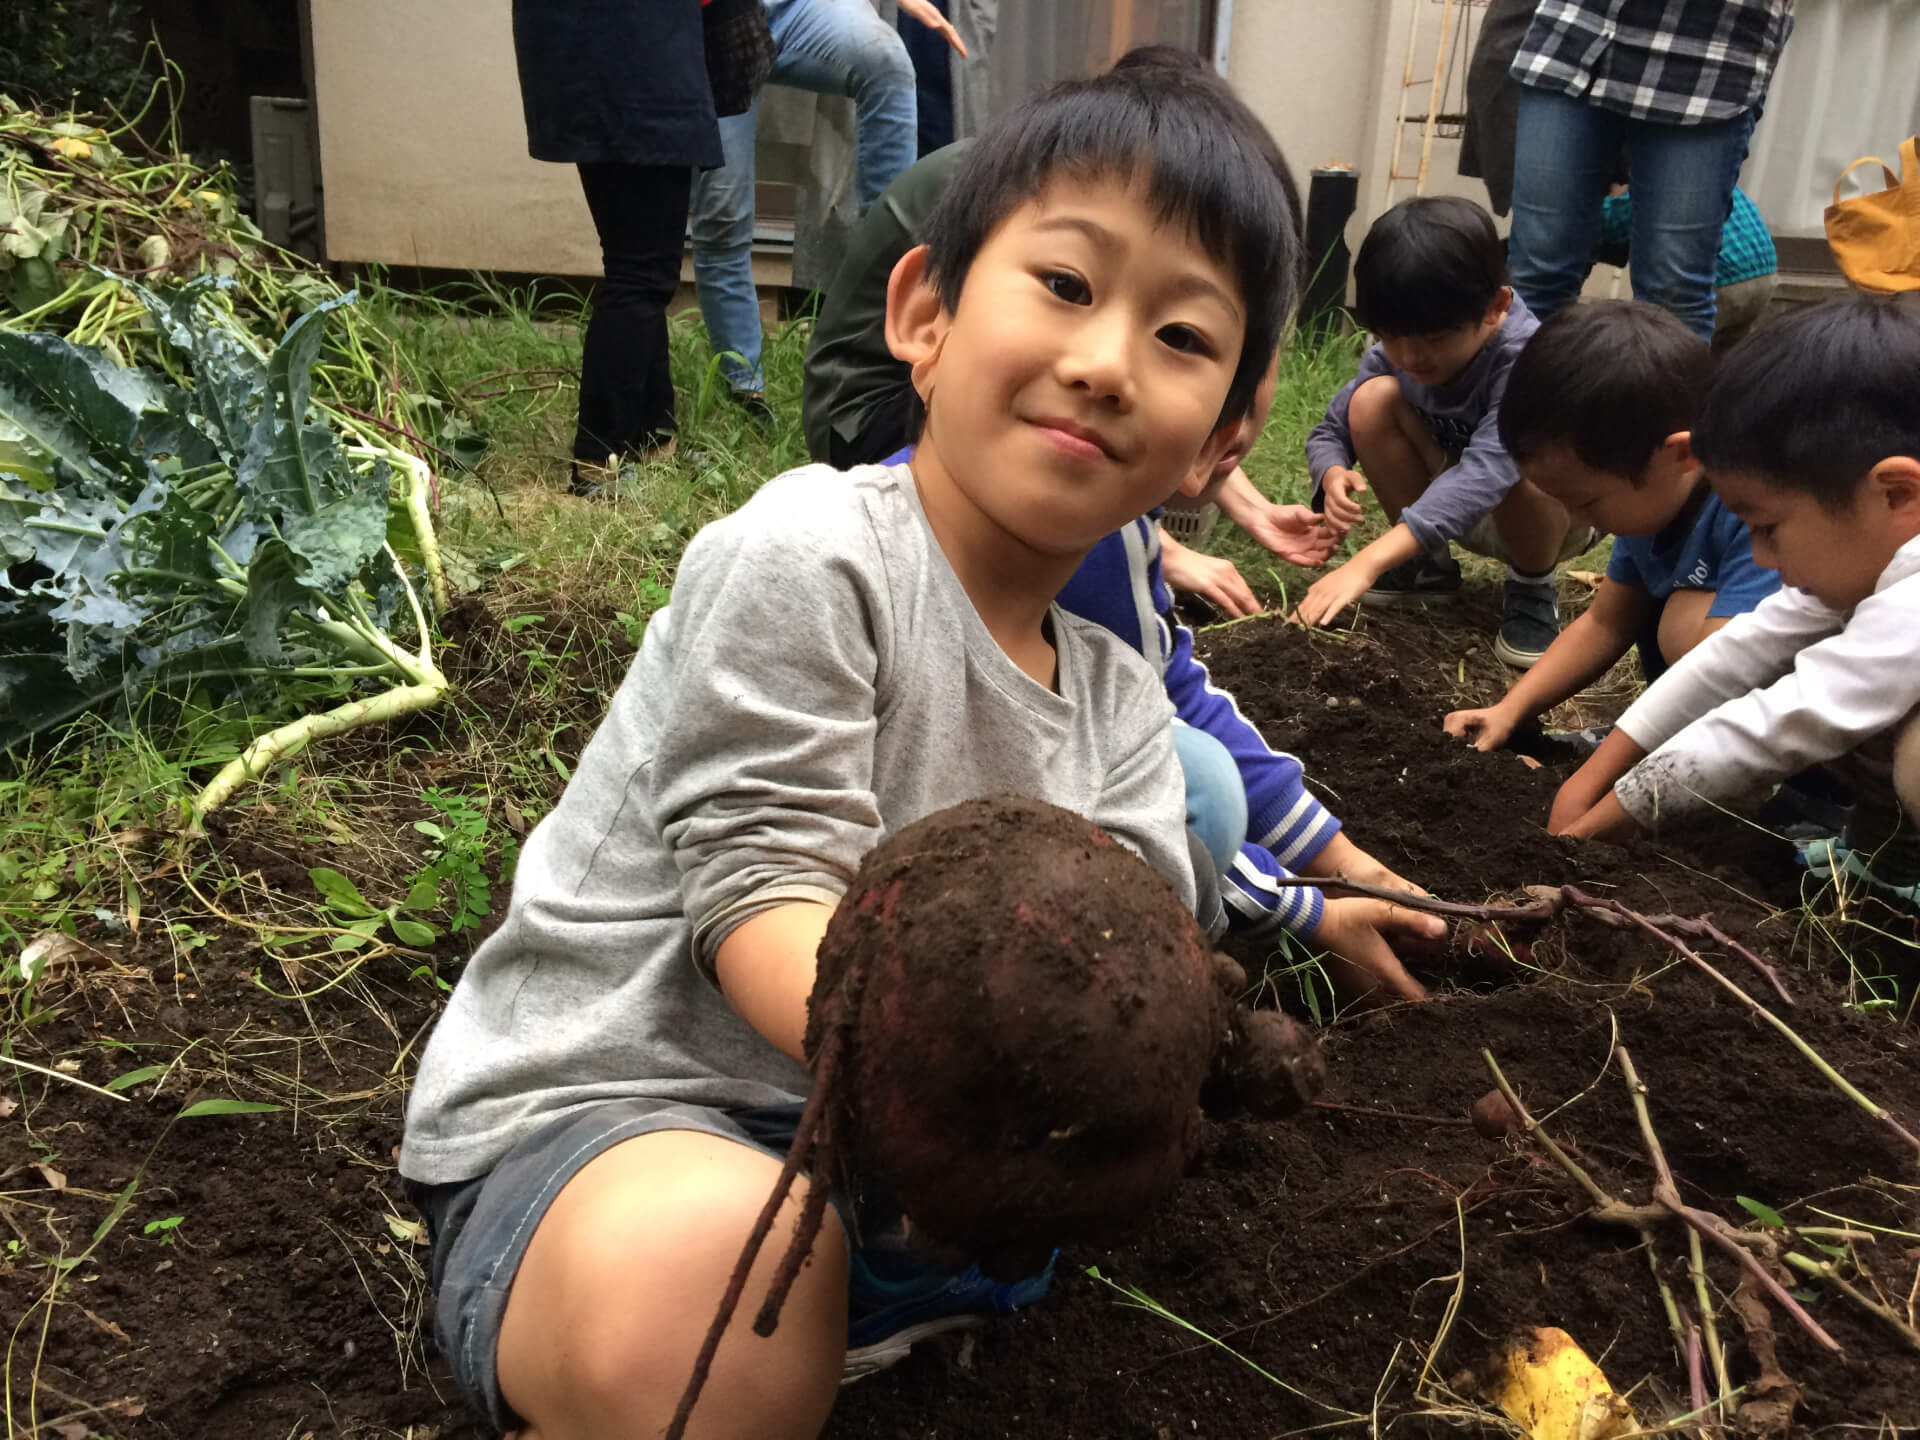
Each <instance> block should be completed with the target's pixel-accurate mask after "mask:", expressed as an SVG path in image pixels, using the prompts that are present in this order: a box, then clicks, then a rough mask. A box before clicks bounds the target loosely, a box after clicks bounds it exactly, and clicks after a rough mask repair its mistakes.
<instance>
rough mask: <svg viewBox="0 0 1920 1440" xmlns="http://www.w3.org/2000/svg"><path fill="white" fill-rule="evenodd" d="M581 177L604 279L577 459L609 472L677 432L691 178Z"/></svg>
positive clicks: (595, 172)
mask: <svg viewBox="0 0 1920 1440" xmlns="http://www.w3.org/2000/svg"><path fill="white" fill-rule="evenodd" d="M579 169H580V188H581V189H582V190H584V191H585V192H586V195H587V208H588V209H589V210H590V211H592V212H593V228H594V229H595V230H596V231H598V232H599V235H600V256H601V262H602V265H603V267H604V269H605V272H606V278H605V279H604V280H602V281H601V282H600V289H599V291H598V293H597V294H596V295H595V296H594V300H593V316H592V318H591V319H589V320H588V321H587V338H586V346H585V352H584V354H583V355H582V356H581V360H580V423H579V427H578V428H577V429H576V430H575V431H574V436H573V458H574V459H575V460H576V461H585V462H590V463H592V464H595V465H604V464H606V463H607V461H608V460H609V459H610V458H611V457H614V456H618V455H623V454H628V453H631V452H633V451H635V450H639V449H640V448H642V447H643V446H647V445H654V444H658V443H659V442H660V441H662V440H664V439H666V438H667V437H668V436H669V435H671V434H673V376H672V374H671V373H670V372H669V370H668V366H667V305H668V303H669V302H670V301H671V300H672V299H673V292H674V289H675V287H677V286H678V285H679V283H680V250H681V247H682V245H684V244H685V242H686V233H687V197H688V194H689V193H690V192H691V189H692V186H693V171H692V170H690V169H688V168H686V167H685V166H675V165H582V166H580V167H579Z"/></svg>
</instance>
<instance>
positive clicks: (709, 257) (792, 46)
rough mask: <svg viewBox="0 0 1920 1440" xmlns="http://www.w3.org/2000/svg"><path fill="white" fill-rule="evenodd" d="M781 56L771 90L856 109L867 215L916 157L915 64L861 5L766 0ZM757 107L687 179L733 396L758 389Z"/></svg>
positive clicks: (712, 317) (704, 308)
mask: <svg viewBox="0 0 1920 1440" xmlns="http://www.w3.org/2000/svg"><path fill="white" fill-rule="evenodd" d="M767 20H768V23H769V24H770V25H771V26H772V29H773V43H774V46H775V47H776V49H777V51H778V56H777V58H776V59H775V60H774V62H773V73H772V74H771V75H769V76H768V77H767V78H768V81H769V83H771V84H774V85H791V86H793V87H795V88H796V89H800V90H812V91H815V92H817V93H819V94H821V95H844V96H847V97H848V98H850V99H851V100H852V101H853V103H854V123H855V131H854V161H855V166H856V171H857V174H856V180H855V186H856V188H855V194H856V195H857V197H858V199H859V203H860V209H861V211H862V213H864V212H865V211H866V209H867V207H868V206H869V205H871V204H873V202H874V201H875V200H876V199H878V198H879V195H880V192H881V191H882V190H884V189H886V188H887V186H888V185H890V184H892V183H893V180H894V177H895V176H897V175H899V173H900V172H901V171H902V170H904V169H906V168H907V167H908V166H909V165H911V164H913V162H914V158H915V153H914V152H915V128H916V118H915V103H914V74H913V63H912V62H911V61H910V60H908V58H907V48H906V46H905V45H904V44H902V43H901V40H900V36H899V35H898V34H897V33H896V32H895V31H894V30H893V29H891V28H890V27H889V26H888V25H887V24H886V22H885V21H883V20H881V18H880V17H879V15H878V14H876V13H875V11H874V8H873V6H871V5H870V4H868V3H867V0H768V4H767ZM759 118H760V107H759V105H758V103H756V104H755V105H754V106H753V108H751V109H750V110H748V111H747V112H746V113H745V114H744V115H729V116H728V117H727V118H726V119H724V120H722V121H721V122H720V146H721V149H722V150H723V151H724V152H725V155H726V164H725V165H724V166H722V167H721V168H720V169H718V170H703V171H698V172H696V173H695V175H694V177H693V203H692V208H691V218H692V231H693V278H694V285H695V286H696V288H697V289H698V290H699V294H700V316H701V318H702V319H703V320H705V321H706V323H707V338H708V339H709V340H710V341H711V342H712V344H713V349H714V353H715V354H717V355H720V356H721V361H720V368H721V370H722V371H723V372H724V373H725V375H726V377H727V382H728V384H730V385H731V386H732V387H733V388H734V389H735V390H763V389H765V388H766V380H765V377H764V376H763V374H762V373H761V369H760V297H759V295H758V294H757V293H756V292H755V290H754V288H753V191H754V163H753V141H754V128H755V125H756V124H757V122H758V120H759Z"/></svg>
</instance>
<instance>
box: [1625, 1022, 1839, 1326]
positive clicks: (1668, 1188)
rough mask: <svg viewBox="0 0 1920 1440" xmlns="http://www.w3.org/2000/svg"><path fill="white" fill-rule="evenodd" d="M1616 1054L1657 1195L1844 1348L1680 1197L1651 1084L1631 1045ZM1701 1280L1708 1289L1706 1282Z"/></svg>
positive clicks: (1714, 1222) (1713, 1219) (1713, 1221)
mask: <svg viewBox="0 0 1920 1440" xmlns="http://www.w3.org/2000/svg"><path fill="white" fill-rule="evenodd" d="M1614 1054H1615V1055H1617V1056H1618V1057H1619V1058H1620V1072H1621V1074H1622V1075H1624V1076H1625V1077H1626V1081H1627V1093H1628V1095H1629V1096H1630V1097H1631V1098H1632V1100H1633V1114H1634V1118H1635V1119H1636V1120H1638V1121H1639V1122H1640V1138H1641V1139H1642V1140H1643V1141H1644V1142H1645V1144H1646V1147H1647V1156H1648V1158H1649V1159H1650V1160H1652V1162H1653V1171H1654V1182H1653V1198H1654V1199H1655V1200H1657V1201H1658V1202H1659V1203H1660V1204H1662V1205H1664V1206H1665V1207H1666V1208H1667V1209H1669V1210H1671V1211H1672V1212H1673V1213H1674V1214H1675V1215H1677V1216H1679V1217H1680V1219H1682V1220H1684V1221H1685V1222H1686V1223H1687V1224H1688V1225H1689V1226H1691V1227H1692V1228H1693V1229H1694V1230H1696V1231H1698V1232H1699V1233H1700V1234H1701V1235H1704V1236H1705V1237H1706V1238H1707V1239H1709V1240H1711V1241H1713V1243H1714V1244H1716V1245H1718V1246H1719V1247H1720V1248H1721V1249H1722V1250H1725V1251H1726V1252H1727V1253H1728V1254H1729V1255H1731V1256H1732V1257H1733V1258H1734V1259H1735V1260H1738V1261H1739V1262H1740V1264H1741V1265H1742V1266H1743V1267H1745V1269H1746V1270H1747V1272H1748V1273H1749V1274H1750V1275H1752V1276H1753V1278H1754V1279H1755V1280H1756V1281H1757V1282H1758V1283H1759V1284H1760V1286H1761V1287H1762V1288H1763V1289H1765V1290H1766V1292H1767V1294H1768V1295H1770V1296H1771V1297H1772V1298H1773V1301H1774V1303H1775V1304H1776V1305H1778V1306H1779V1307H1780V1308H1781V1309H1782V1310H1785V1311H1786V1312H1787V1313H1788V1314H1789V1315H1791V1316H1793V1318H1794V1319H1795V1320H1797V1321H1799V1322H1800V1328H1801V1329H1802V1330H1805V1331H1806V1332H1807V1334H1809V1335H1811V1336H1812V1337H1813V1338H1814V1339H1815V1340H1817V1341H1818V1342H1819V1343H1820V1344H1822V1345H1824V1346H1825V1347H1826V1348H1827V1349H1829V1350H1833V1351H1836V1352H1837V1351H1838V1350H1839V1349H1840V1342H1839V1341H1838V1340H1835V1339H1834V1338H1833V1337H1832V1336H1831V1335H1829V1334H1828V1333H1827V1332H1826V1331H1825V1330H1824V1329H1822V1328H1821V1326H1820V1322H1819V1321H1817V1320H1815V1319H1814V1318H1813V1317H1812V1316H1811V1315H1809V1314H1808V1313H1807V1312H1806V1309H1805V1307H1804V1306H1802V1305H1801V1304H1800V1302H1799V1301H1798V1300H1795V1299H1794V1298H1793V1296H1791V1295H1789V1294H1788V1293H1787V1289H1786V1287H1785V1286H1784V1285H1782V1284H1781V1283H1780V1282H1779V1281H1778V1280H1776V1279H1774V1278H1773V1276H1772V1275H1771V1274H1770V1273H1768V1271H1767V1268H1766V1267H1765V1266H1764V1265H1762V1264H1761V1263H1760V1262H1759V1260H1758V1259H1756V1258H1755V1257H1754V1254H1753V1252H1752V1251H1751V1250H1749V1249H1747V1247H1746V1246H1744V1245H1742V1244H1740V1243H1739V1242H1738V1241H1737V1240H1736V1239H1734V1238H1733V1237H1732V1236H1730V1235H1728V1234H1727V1233H1726V1232H1727V1226H1726V1225H1725V1223H1724V1222H1722V1221H1721V1220H1720V1218H1719V1217H1718V1216H1715V1215H1709V1214H1707V1212H1706V1211H1704V1210H1696V1209H1694V1208H1693V1207H1692V1206H1691V1205H1688V1204H1687V1203H1685V1202H1684V1201H1683V1200H1682V1199H1681V1198H1680V1187H1679V1186H1678V1185H1676V1184H1675V1183H1674V1179H1673V1171H1672V1169H1671V1168H1670V1167H1669V1166H1668V1164H1667V1155H1666V1151H1665V1150H1663V1149H1662V1148H1661V1146H1660V1137H1659V1135H1657V1134H1656V1133H1655V1132H1654V1128H1653V1117H1652V1116H1651V1115H1649V1114H1648V1113H1647V1087H1646V1085H1645V1084H1644V1083H1643V1082H1642V1081H1641V1079H1640V1074H1639V1072H1638V1071H1637V1070H1635V1069H1634V1068H1633V1057H1632V1056H1631V1055H1629V1054H1628V1053H1627V1047H1626V1046H1624V1045H1618V1046H1615V1047H1614ZM1699 1283H1700V1285H1701V1288H1702V1290H1703V1291H1704V1289H1705V1284H1704V1281H1700V1282H1699Z"/></svg>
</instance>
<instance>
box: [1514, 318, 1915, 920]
mask: <svg viewBox="0 0 1920 1440" xmlns="http://www.w3.org/2000/svg"><path fill="white" fill-rule="evenodd" d="M1916 376H1920V313H1916V312H1914V311H1912V310H1909V309H1903V308H1901V307H1899V306H1898V305H1896V304H1895V303H1894V302H1892V301H1891V300H1885V299H1880V298H1876V297H1871V296H1865V295H1855V296H1848V297H1845V298H1843V299H1838V300H1831V301H1828V302H1827V303H1825V304H1823V305H1819V306H1814V307H1811V308H1809V309H1806V310H1803V311H1801V312H1800V313H1799V314H1796V315H1793V316H1791V317H1789V318H1786V319H1783V320H1780V321H1777V322H1775V323H1774V324H1772V325H1769V326H1767V327H1766V328H1765V329H1763V330H1760V331H1758V332H1756V333H1755V334H1754V335H1753V336H1751V337H1750V338H1749V339H1747V340H1746V341H1744V342H1743V343H1742V344H1740V345H1739V346H1738V347H1736V348H1735V350H1734V351H1733V352H1732V354H1731V355H1729V356H1728V358H1727V360H1726V362H1725V364H1724V365H1723V366H1722V368H1721V370H1720V372H1719V374H1718V375H1717V376H1716V377H1715V379H1714V382H1713V384H1712V386H1711V387H1710V389H1709V391H1708V394H1707V398H1706V401H1705V404H1704V406H1703V407H1702V413H1701V416H1700V421H1699V424H1698V425H1697V426H1696V427H1695V429H1694V433H1693V444H1694V453H1695V455H1696V456H1698V457H1699V459H1700V460H1701V462H1702V463H1703V464H1704V465H1705V467H1706V469H1707V473H1708V476H1709V478H1710V480H1711V482H1712V485H1713V489H1714V492H1715V493H1716V494H1717V495H1718V496H1719V497H1720V499H1721V501H1722V502H1723V503H1724V504H1725V505H1726V506H1727V508H1728V509H1730V510H1732V511H1733V512H1734V513H1735V514H1736V515H1738V516H1739V517H1740V518H1741V519H1742V520H1743V521H1745V522H1746V525H1747V528H1748V530H1749V531H1750V532H1751V533H1752V536H1753V557H1754V559H1755V560H1756V561H1758V562H1759V563H1760V564H1762V565H1764V566H1767V567H1769V568H1771V569H1777V570H1778V571H1779V572H1780V578H1781V580H1782V581H1783V582H1784V587H1785V588H1783V589H1782V590H1781V591H1780V592H1779V593H1778V594H1776V595H1772V596H1770V597H1768V598H1767V599H1765V600H1763V601H1761V602H1760V604H1759V606H1758V607H1757V608H1755V609H1754V610H1753V611H1752V612H1751V613H1749V614H1746V615H1742V616H1740V617H1738V618H1736V619H1735V620H1733V621H1732V622H1731V623H1729V624H1728V625H1727V626H1726V627H1725V628H1724V629H1722V630H1720V631H1719V632H1717V633H1716V634H1714V635H1712V636H1711V637H1709V638H1708V639H1707V640H1706V641H1704V642H1702V643H1701V644H1700V645H1699V646H1698V647H1696V648H1695V649H1694V650H1693V651H1692V652H1690V653H1689V654H1688V655H1686V656H1685V657H1684V658H1683V659H1681V660H1680V662H1679V663H1678V664H1676V665H1675V666H1674V667H1673V668H1672V669H1671V670H1669V671H1668V672H1667V673H1666V674H1665V675H1663V676H1662V677H1661V678H1660V680H1659V681H1658V682H1656V683H1655V684H1654V685H1653V686H1651V687H1650V688H1649V689H1648V690H1647V692H1646V693H1645V694H1644V695H1642V696H1641V697H1640V699H1639V700H1638V701H1636V702H1635V703H1634V705H1633V706H1632V707H1631V708H1630V709H1629V710H1628V711H1627V713H1626V714H1625V715H1623V716H1621V718H1620V723H1619V724H1618V726H1617V727H1616V728H1615V729H1614V731H1613V733H1612V734H1611V735H1610V736H1608V738H1607V739H1606V740H1605V741H1604V742H1603V743H1602V744H1601V746H1600V748H1599V749H1598V750H1597V751H1595V753H1594V755H1593V757H1592V758H1591V759H1590V760H1588V761H1587V763H1586V764H1585V765H1583V766H1581V768H1580V769H1579V770H1578V771H1576V772H1575V773H1574V775H1573V776H1572V777H1571V778H1570V779H1569V780H1568V781H1567V782H1566V784H1565V785H1563V786H1562V787H1561V789H1560V793H1559V795H1558V796H1557V797H1556V798H1555V801H1554V807H1553V815H1552V818H1551V820H1550V821H1549V827H1550V828H1551V829H1552V830H1553V831H1554V832H1555V833H1558V834H1567V835H1598V836H1605V837H1618V836H1621V835H1624V834H1627V833H1631V832H1632V831H1633V830H1635V829H1646V830H1651V829H1654V828H1656V827H1657V826H1658V825H1660V824H1662V823H1663V822H1665V821H1668V820H1671V819H1674V818H1676V817H1679V816H1682V815H1686V814H1689V813H1692V812H1695V811H1698V810H1700V809H1702V808H1704V807H1706V806H1710V805H1724V804H1728V803H1732V802H1737V801H1739V800H1742V799H1745V798H1747V797H1748V796H1750V795H1752V794H1755V793H1758V792H1763V791H1764V790H1765V789H1766V787H1768V786H1769V785H1772V784H1776V783H1778V782H1780V781H1782V780H1784V779H1786V778H1787V777H1789V776H1791V775H1794V774H1796V773H1798V772H1799V771H1801V770H1804V769H1806V768H1807V767H1809V766H1812V765H1819V764H1823V763H1828V762H1841V764H1840V765H1839V766H1838V767H1837V768H1838V769H1840V770H1841V771H1842V772H1843V773H1844V775H1845V776H1846V778H1847V779H1848V780H1849V781H1850V783H1851V785H1852V787H1853V790H1854V805H1853V810H1852V813H1851V815H1850V817H1849V819H1848V822H1847V826H1846V829H1845V831H1844V832H1843V834H1842V835H1841V837H1840V838H1839V840H1837V841H1834V842H1832V843H1830V844H1828V845H1826V846H1823V847H1820V848H1819V849H1818V850H1817V851H1816V852H1815V853H1814V854H1812V855H1810V857H1809V858H1810V860H1811V861H1812V862H1813V863H1814V864H1815V866H1816V868H1819V869H1825V870H1828V871H1841V872H1844V873H1846V874H1847V875H1849V876H1851V877H1852V878H1853V879H1854V880H1855V881H1865V882H1866V883H1868V884H1869V885H1871V886H1873V887H1875V888H1877V889H1879V890H1880V891H1882V892H1886V893H1890V894H1892V895H1895V896H1897V897H1898V898H1902V899H1905V900H1906V901H1908V902H1909V903H1911V902H1913V900H1914V899H1915V895H1916V891H1920V836H1916V830H1915V827H1916V817H1920V399H1916V392H1915V388H1914V385H1915V377H1916Z"/></svg>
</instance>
